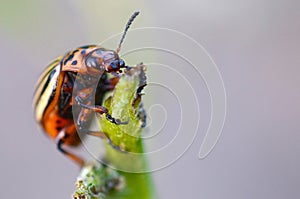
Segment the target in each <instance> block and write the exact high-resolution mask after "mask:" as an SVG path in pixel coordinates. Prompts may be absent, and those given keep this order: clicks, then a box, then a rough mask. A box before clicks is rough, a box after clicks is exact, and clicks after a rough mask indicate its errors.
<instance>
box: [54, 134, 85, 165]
mask: <svg viewBox="0 0 300 199" xmlns="http://www.w3.org/2000/svg"><path fill="white" fill-rule="evenodd" d="M67 138H68V134H67V133H66V131H65V129H63V130H62V131H60V133H59V134H58V136H57V138H56V144H57V149H58V150H59V151H60V152H62V153H63V154H64V155H66V156H67V157H68V158H70V159H71V160H73V161H74V162H76V163H77V164H78V165H79V166H80V167H83V166H84V160H83V159H82V158H80V157H79V156H77V155H75V154H72V153H70V152H68V151H67V150H65V149H64V148H63V145H64V143H65V141H66V139H67Z"/></svg>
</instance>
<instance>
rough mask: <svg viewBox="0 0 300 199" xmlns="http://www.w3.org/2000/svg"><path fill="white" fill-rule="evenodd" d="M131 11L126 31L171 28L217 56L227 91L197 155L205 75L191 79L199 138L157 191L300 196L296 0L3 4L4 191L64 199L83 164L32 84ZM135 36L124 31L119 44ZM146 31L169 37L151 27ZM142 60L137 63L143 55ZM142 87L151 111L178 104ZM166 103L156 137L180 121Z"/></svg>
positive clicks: (33, 0)
mask: <svg viewBox="0 0 300 199" xmlns="http://www.w3.org/2000/svg"><path fill="white" fill-rule="evenodd" d="M134 10H140V11H141V12H142V14H141V16H140V17H139V18H138V20H136V22H135V23H134V25H133V26H134V27H147V26H155V27H163V28H170V29H175V30H178V31H180V32H183V33H185V34H187V35H189V36H191V37H192V38H194V39H195V40H196V41H197V42H199V43H201V44H202V45H203V46H204V47H205V49H206V50H207V51H208V52H209V53H210V55H211V57H212V58H213V60H214V61H215V63H216V64H217V66H218V68H219V70H220V73H221V75H222V78H223V81H224V84H225V87H226V94H227V117H226V123H225V126H224V129H223V132H222V135H221V137H220V140H219V142H218V143H217V145H216V147H215V148H214V150H213V151H212V153H210V154H209V156H207V157H206V158H205V159H203V160H199V159H198V152H199V148H200V144H201V143H202V141H203V137H204V134H205V130H206V129H207V127H208V123H209V117H210V108H209V106H210V103H209V98H208V97H209V96H208V93H207V89H206V88H205V85H204V84H203V82H202V83H201V81H202V80H199V84H198V83H197V81H198V80H195V79H193V78H192V77H190V79H191V82H194V83H193V84H192V86H193V88H194V89H195V90H196V91H197V96H198V99H199V106H200V108H201V111H202V112H201V120H200V126H199V129H198V134H197V137H196V139H195V140H194V142H193V144H192V145H191V147H190V148H189V149H188V150H187V151H186V153H185V154H184V155H183V156H182V157H181V158H180V159H178V161H176V162H175V163H173V164H171V165H170V166H168V167H167V168H164V169H161V170H158V171H155V172H154V173H153V177H154V182H155V185H156V188H157V191H158V196H159V197H160V198H183V197H184V198H206V199H218V198H230V199H232V198H247V199H248V198H249V199H252V198H261V199H265V198H274V199H275V198H278V199H279V198H299V197H300V192H299V186H300V172H299V168H300V156H299V152H300V135H299V130H300V128H299V118H300V106H299V101H300V90H299V85H300V78H299V72H300V70H299V65H300V59H299V54H300V21H299V18H300V12H299V10H300V2H299V1H297V0H251V1H250V0H240V1H235V0H227V1H221V0H214V1H208V0H200V1H199V0H186V1H179V0H173V1H170V0H169V1H158V0H152V1H138V0H132V1H124V0H113V1H112V0H85V1H81V0H64V1H61V0H52V1H40V0H26V1H20V0H19V1H9V0H1V1H0V46H1V48H0V52H1V53H0V58H1V73H0V87H1V98H0V100H1V101H0V102H1V116H0V117H1V119H0V121H1V132H2V133H1V139H0V161H1V164H0V176H1V180H0V191H1V197H3V198H41V197H42V198H49V199H50V198H70V195H71V193H72V192H73V190H74V182H75V179H76V176H77V174H78V171H79V170H78V168H77V167H76V166H75V165H74V164H73V163H72V162H70V161H69V160H68V159H66V158H65V157H63V156H62V155H61V154H60V153H59V152H58V151H56V148H55V145H54V144H53V142H51V141H50V140H49V139H48V138H47V137H46V136H45V135H44V134H43V133H41V131H40V130H39V129H38V128H37V125H36V123H35V121H34V118H33V114H32V106H31V102H32V97H33V91H34V86H35V83H36V80H37V78H38V77H39V74H40V73H41V72H42V70H44V68H45V66H46V65H47V64H48V63H49V62H50V60H52V59H53V58H55V57H56V56H58V55H60V54H63V53H65V52H66V51H67V50H70V49H72V48H74V47H77V46H80V45H85V44H93V43H100V42H101V41H103V40H104V39H107V38H108V37H110V36H111V35H114V34H116V33H119V32H121V31H122V29H123V27H124V24H125V22H126V21H127V19H128V17H129V16H130V14H131V13H132V12H133V11H134ZM142 38H143V36H140V37H137V36H136V37H130V35H128V38H127V39H126V41H125V44H124V51H125V50H126V48H128V46H130V44H133V43H138V42H139V40H142ZM153 38H154V40H155V41H162V42H163V41H164V40H165V39H166V37H165V35H163V36H160V35H159V34H158V35H155V36H153ZM174 46H175V48H176V44H174ZM108 48H114V46H108ZM177 48H178V49H180V48H181V46H180V45H178V46H177ZM172 49H173V50H174V47H172ZM190 53H193V52H190ZM141 56H142V55H140V57H138V58H136V59H137V60H140V61H143V60H144V58H143V57H141ZM146 56H147V59H149V55H145V59H146ZM151 56H152V55H151ZM195 56H197V55H195ZM153 57H156V58H153ZM153 57H152V58H153V59H156V60H155V61H156V62H159V61H161V60H164V63H168V61H169V63H170V65H174V67H175V68H176V67H185V66H182V65H181V66H176V63H174V59H170V60H168V57H167V56H166V57H161V56H160V53H159V52H156V54H155V55H153ZM137 60H135V59H134V60H133V59H132V60H131V62H132V63H136V61H137ZM153 62H154V61H153ZM199 63H201V60H199ZM149 71H150V72H149V73H150V77H149V78H150V80H151V77H153V78H154V76H155V78H157V79H159V78H165V79H167V80H168V79H170V81H171V80H172V76H171V75H170V76H167V75H162V74H156V73H151V69H149ZM185 77H186V78H189V77H187V76H185ZM155 81H158V80H155ZM178 85H180V82H178ZM150 91H151V90H148V91H147V95H146V97H145V98H146V106H147V107H149V106H150V105H151V103H158V104H160V103H161V104H167V103H165V102H169V103H168V104H167V105H168V106H170V107H172V106H174V107H176V102H175V101H174V102H173V101H172V100H170V99H168V96H167V95H166V96H165V95H159V92H158V93H155V92H153V93H152V92H150ZM186 95H189V93H188V92H187V93H186ZM187 102H188V100H187V101H182V103H187ZM147 104H148V105H147ZM166 110H167V111H168V113H167V117H166V119H167V122H166V127H165V128H164V129H163V130H162V131H161V134H163V133H165V134H163V135H167V136H164V137H163V139H167V138H170V137H172V135H173V134H172V131H173V130H174V129H172V125H170V124H174V125H173V127H174V126H175V127H176V124H177V122H178V113H180V112H178V110H177V109H176V108H174V109H172V108H166ZM172 111H174V112H172ZM179 111H180V110H179ZM157 114H158V115H155V111H153V112H151V117H150V118H152V120H151V121H152V124H153V123H155V118H160V117H161V115H163V114H159V110H158V111H157ZM191 114H192V113H191ZM179 119H180V118H179ZM191 120H193V119H191ZM158 121H159V120H158ZM149 129H150V130H149V131H151V129H155V127H152V128H151V126H149ZM187 131H189V129H188V128H186V129H183V130H182V133H184V132H187ZM159 142H160V141H157V140H156V143H159ZM159 144H161V143H159ZM159 144H158V145H159ZM162 144H163V143H162ZM150 147H151V146H150ZM80 150H83V151H84V150H85V149H84V148H81V149H80ZM170 155H172V154H170ZM166 158H167V157H166Z"/></svg>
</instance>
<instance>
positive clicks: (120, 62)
mask: <svg viewBox="0 0 300 199" xmlns="http://www.w3.org/2000/svg"><path fill="white" fill-rule="evenodd" d="M119 67H120V68H124V67H125V62H124V61H123V60H120V61H119Z"/></svg>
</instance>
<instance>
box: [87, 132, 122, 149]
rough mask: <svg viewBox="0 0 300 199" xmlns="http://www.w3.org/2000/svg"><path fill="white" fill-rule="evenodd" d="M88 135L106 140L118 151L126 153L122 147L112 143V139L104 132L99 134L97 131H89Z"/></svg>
mask: <svg viewBox="0 0 300 199" xmlns="http://www.w3.org/2000/svg"><path fill="white" fill-rule="evenodd" d="M86 134H88V135H92V136H95V137H99V138H101V139H106V141H107V143H108V144H109V145H110V146H112V147H113V148H114V149H116V150H118V151H122V152H124V149H122V148H121V147H119V146H117V145H115V144H114V143H112V141H111V139H110V138H109V137H108V136H107V135H106V133H103V132H100V131H99V132H97V131H87V132H86Z"/></svg>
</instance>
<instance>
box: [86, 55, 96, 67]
mask: <svg viewBox="0 0 300 199" xmlns="http://www.w3.org/2000/svg"><path fill="white" fill-rule="evenodd" d="M85 64H86V66H87V67H94V68H99V64H98V61H97V59H96V58H94V57H89V58H87V59H86V61H85Z"/></svg>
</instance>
